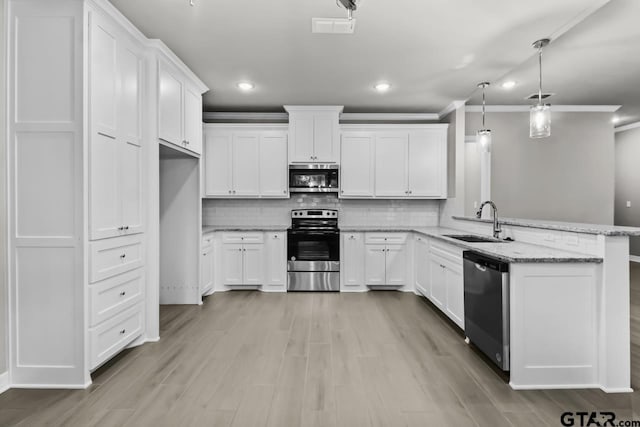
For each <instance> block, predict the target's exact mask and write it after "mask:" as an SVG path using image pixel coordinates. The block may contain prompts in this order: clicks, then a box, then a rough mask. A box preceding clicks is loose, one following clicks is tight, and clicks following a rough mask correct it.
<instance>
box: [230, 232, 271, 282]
mask: <svg viewBox="0 0 640 427" xmlns="http://www.w3.org/2000/svg"><path fill="white" fill-rule="evenodd" d="M263 239H264V237H263V234H262V233H248V234H242V233H224V234H223V236H222V242H223V244H222V265H221V269H222V284H223V285H225V286H236V285H251V286H258V285H261V284H262V283H263V280H264V274H263V271H264V268H263V264H264V257H263V253H264V243H263Z"/></svg>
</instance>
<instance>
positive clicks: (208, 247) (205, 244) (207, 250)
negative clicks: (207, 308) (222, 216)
mask: <svg viewBox="0 0 640 427" xmlns="http://www.w3.org/2000/svg"><path fill="white" fill-rule="evenodd" d="M213 260H214V257H213V236H212V235H206V236H204V237H203V239H202V255H201V258H200V294H201V295H208V294H210V293H211V291H212V290H213V269H214V262H213Z"/></svg>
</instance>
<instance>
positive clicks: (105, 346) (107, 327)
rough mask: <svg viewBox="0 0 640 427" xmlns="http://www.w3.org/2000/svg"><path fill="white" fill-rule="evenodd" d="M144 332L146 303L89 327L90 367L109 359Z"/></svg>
mask: <svg viewBox="0 0 640 427" xmlns="http://www.w3.org/2000/svg"><path fill="white" fill-rule="evenodd" d="M143 332H144V305H143V303H138V304H136V305H135V306H133V307H131V308H129V309H128V310H126V311H123V312H122V313H120V314H118V315H116V316H114V317H112V318H111V319H109V320H107V321H105V322H103V323H101V324H100V325H98V326H96V327H95V328H92V329H89V347H90V353H89V357H90V363H89V365H90V369H94V368H96V367H98V366H99V365H101V364H102V363H104V362H105V361H107V360H109V359H110V358H111V357H113V356H114V355H115V354H117V353H118V352H119V351H120V350H122V349H123V348H125V347H126V346H127V345H128V344H129V343H131V341H133V340H134V339H135V338H136V337H138V336H140V335H141V334H142V333H143Z"/></svg>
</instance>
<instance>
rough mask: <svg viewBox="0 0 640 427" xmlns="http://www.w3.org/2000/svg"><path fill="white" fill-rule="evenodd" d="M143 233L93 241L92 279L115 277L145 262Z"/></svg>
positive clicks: (91, 254) (91, 258)
mask: <svg viewBox="0 0 640 427" xmlns="http://www.w3.org/2000/svg"><path fill="white" fill-rule="evenodd" d="M142 238H143V235H141V234H138V235H133V236H125V237H118V238H115V239H107V240H99V241H96V242H91V246H90V248H91V249H90V251H91V252H90V254H89V263H90V271H91V275H90V281H91V282H92V283H93V282H97V281H99V280H103V279H107V278H109V277H113V276H115V275H117V274H121V273H124V272H126V271H130V270H133V269H136V268H138V267H141V266H142V265H143V264H144V247H143V243H142Z"/></svg>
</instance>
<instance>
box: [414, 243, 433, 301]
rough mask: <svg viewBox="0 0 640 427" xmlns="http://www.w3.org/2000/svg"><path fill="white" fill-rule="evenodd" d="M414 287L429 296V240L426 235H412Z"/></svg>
mask: <svg viewBox="0 0 640 427" xmlns="http://www.w3.org/2000/svg"><path fill="white" fill-rule="evenodd" d="M413 240H414V246H413V247H414V265H415V287H416V290H417V291H418V292H420V293H421V294H422V295H424V296H425V297H427V298H428V297H429V291H430V289H429V288H430V286H429V283H430V278H429V241H428V240H427V238H426V237H424V236H420V235H415V236H414V239H413Z"/></svg>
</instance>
